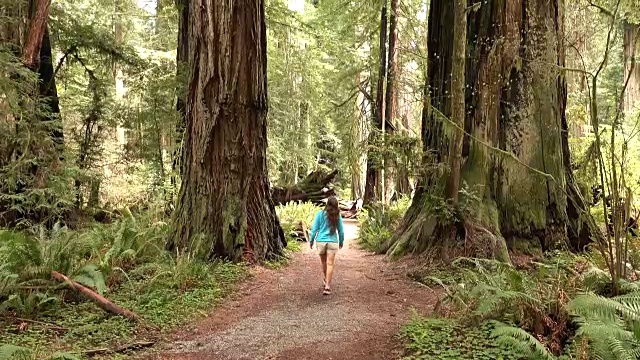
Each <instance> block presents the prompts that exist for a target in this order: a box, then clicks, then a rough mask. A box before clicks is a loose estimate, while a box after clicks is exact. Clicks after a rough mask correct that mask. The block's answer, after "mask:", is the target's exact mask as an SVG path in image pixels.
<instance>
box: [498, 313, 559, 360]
mask: <svg viewBox="0 0 640 360" xmlns="http://www.w3.org/2000/svg"><path fill="white" fill-rule="evenodd" d="M493 325H494V329H493V331H492V332H491V334H492V335H493V336H495V337H496V339H497V340H498V343H500V344H502V345H505V346H507V347H509V348H512V349H514V350H517V351H518V352H519V353H520V354H522V355H523V356H526V357H527V358H528V359H536V360H537V359H541V360H554V359H556V357H555V355H553V354H552V353H551V352H550V351H549V350H547V348H546V347H545V346H544V345H543V344H542V343H541V342H540V341H538V339H536V338H535V337H533V335H531V334H529V333H528V332H526V331H525V330H523V329H521V328H519V327H515V326H510V325H507V324H504V323H501V322H499V321H494V322H493Z"/></svg>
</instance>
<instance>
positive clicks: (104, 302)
mask: <svg viewBox="0 0 640 360" xmlns="http://www.w3.org/2000/svg"><path fill="white" fill-rule="evenodd" d="M51 277H52V278H54V279H55V280H58V281H60V282H64V283H66V284H67V285H69V287H70V288H72V289H73V290H75V291H77V292H79V293H81V294H83V295H84V296H86V297H88V298H89V299H91V300H92V301H93V302H95V303H96V304H97V305H98V306H99V307H100V308H102V309H103V310H105V311H107V312H109V313H112V314H115V315H122V316H124V317H126V318H128V319H129V320H133V321H137V320H138V319H139V318H138V315H136V314H135V313H133V312H132V311H129V310H127V309H125V308H122V307H120V306H118V305H116V304H114V303H112V302H111V301H109V300H108V299H107V298H105V297H103V296H102V295H100V294H98V293H96V292H95V291H93V290H91V289H89V288H87V287H85V286H83V285H80V284H78V283H77V282H75V281H73V280H71V279H69V278H68V277H66V276H65V275H62V274H61V273H59V272H57V271H52V272H51Z"/></svg>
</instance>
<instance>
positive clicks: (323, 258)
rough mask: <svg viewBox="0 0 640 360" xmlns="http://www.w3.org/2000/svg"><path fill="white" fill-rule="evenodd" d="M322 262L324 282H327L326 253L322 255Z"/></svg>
mask: <svg viewBox="0 0 640 360" xmlns="http://www.w3.org/2000/svg"><path fill="white" fill-rule="evenodd" d="M320 261H322V274H323V275H324V277H323V278H322V280H323V281H327V254H326V253H324V254H322V255H320Z"/></svg>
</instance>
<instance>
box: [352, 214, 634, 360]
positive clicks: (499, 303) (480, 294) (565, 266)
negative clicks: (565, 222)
mask: <svg viewBox="0 0 640 360" xmlns="http://www.w3.org/2000/svg"><path fill="white" fill-rule="evenodd" d="M407 207H408V203H406V202H403V201H400V202H398V203H396V204H394V205H392V206H386V207H384V208H385V211H383V210H382V208H383V207H382V206H375V207H372V208H371V209H369V210H368V212H367V213H365V214H363V215H362V216H361V217H360V219H359V220H360V224H361V230H360V231H361V234H362V237H361V239H360V241H361V245H362V246H363V247H364V248H366V249H369V250H371V251H379V246H380V244H382V243H383V242H384V241H385V239H386V238H387V237H388V236H390V234H393V232H394V231H396V230H397V228H398V226H400V221H401V218H402V215H403V209H406V208H407ZM383 214H384V215H383ZM630 244H631V245H630V247H629V252H630V254H629V257H630V258H635V257H637V251H638V250H637V246H638V239H636V238H632V239H630ZM594 247H595V246H594ZM531 249H532V248H529V249H523V248H519V249H517V250H516V249H512V251H511V253H510V255H511V257H512V260H513V265H511V264H505V263H502V262H499V261H496V260H488V259H478V258H465V257H459V258H457V259H455V260H453V261H452V262H451V263H448V264H447V263H444V262H442V261H441V260H438V258H437V257H429V255H428V254H421V255H419V257H420V258H421V259H422V261H420V263H421V264H425V265H424V266H423V267H421V268H415V269H412V270H411V271H410V272H409V273H408V274H407V275H408V276H409V277H410V278H411V279H413V280H415V281H416V282H418V283H421V284H423V285H424V286H427V287H429V288H431V289H436V288H438V289H442V290H443V291H444V294H445V296H444V297H443V298H442V299H441V300H440V301H439V302H438V304H437V305H436V307H435V309H434V312H433V314H432V316H430V317H420V316H418V315H415V316H414V319H413V320H412V321H411V322H410V323H409V324H407V325H406V326H405V327H404V328H403V329H402V331H401V333H400V334H399V336H400V338H401V339H402V340H403V341H404V342H405V344H406V356H405V357H404V359H406V360H416V359H636V358H638V356H639V355H640V354H639V353H638V350H637V349H638V345H640V332H639V331H638V329H640V328H639V327H638V326H639V325H640V322H639V321H640V312H639V311H638V309H640V282H638V281H637V272H636V271H635V270H633V269H634V268H635V265H634V264H628V265H627V266H628V267H629V271H628V273H627V274H628V275H627V277H626V278H625V279H621V280H620V285H619V291H618V293H617V294H615V292H614V288H613V285H612V283H613V281H612V278H611V276H610V274H609V273H608V272H607V267H606V262H605V259H603V257H602V255H601V254H600V253H599V252H598V251H597V250H596V249H595V248H591V249H590V250H587V251H586V252H584V253H581V254H573V253H571V252H569V251H566V250H553V251H549V252H547V253H543V252H541V251H540V250H539V249H538V250H537V251H535V250H534V251H531ZM632 262H633V261H632Z"/></svg>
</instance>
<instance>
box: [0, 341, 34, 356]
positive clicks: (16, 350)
mask: <svg viewBox="0 0 640 360" xmlns="http://www.w3.org/2000/svg"><path fill="white" fill-rule="evenodd" d="M30 354H31V350H29V349H28V348H25V347H22V346H16V345H10V344H0V360H15V359H23V358H26V357H27V356H29V355H30Z"/></svg>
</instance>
